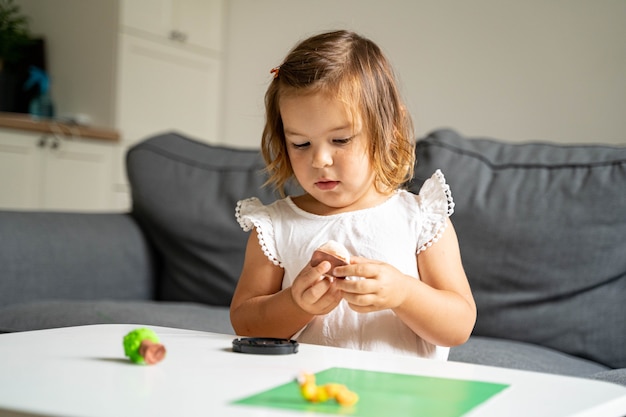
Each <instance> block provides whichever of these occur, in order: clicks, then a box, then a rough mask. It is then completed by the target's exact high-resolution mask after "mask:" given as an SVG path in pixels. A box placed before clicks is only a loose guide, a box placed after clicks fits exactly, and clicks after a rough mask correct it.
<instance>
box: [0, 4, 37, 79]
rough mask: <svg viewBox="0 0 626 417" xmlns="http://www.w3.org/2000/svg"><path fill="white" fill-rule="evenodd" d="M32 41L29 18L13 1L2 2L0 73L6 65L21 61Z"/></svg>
mask: <svg viewBox="0 0 626 417" xmlns="http://www.w3.org/2000/svg"><path fill="white" fill-rule="evenodd" d="M30 41H31V38H30V33H29V31H28V18H27V17H26V16H24V15H22V14H21V13H20V8H19V6H18V5H16V4H15V3H14V1H13V0H0V71H2V69H3V68H4V65H5V64H8V63H11V62H15V61H17V60H19V59H20V58H21V53H22V50H23V48H24V46H26V45H28V44H29V43H30Z"/></svg>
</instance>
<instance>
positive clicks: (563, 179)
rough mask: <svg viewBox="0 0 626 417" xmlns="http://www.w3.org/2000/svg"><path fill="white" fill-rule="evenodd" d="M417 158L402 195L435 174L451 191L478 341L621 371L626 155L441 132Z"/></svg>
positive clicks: (625, 337) (625, 352) (609, 149)
mask: <svg viewBox="0 0 626 417" xmlns="http://www.w3.org/2000/svg"><path fill="white" fill-rule="evenodd" d="M416 154H417V167H416V174H415V178H416V181H414V182H413V183H412V184H411V185H410V188H411V189H412V190H417V189H419V187H420V186H421V183H422V182H423V180H424V179H426V178H429V177H430V175H432V173H433V172H434V171H435V170H436V169H441V170H442V171H443V173H444V175H445V177H446V180H447V182H448V183H449V184H450V187H451V190H452V195H453V197H454V201H455V203H456V206H455V213H454V215H453V216H452V222H453V224H454V226H455V229H456V232H457V234H458V237H459V244H460V247H461V255H462V258H463V264H464V267H465V270H466V273H467V275H468V279H469V281H470V284H471V286H472V290H473V292H474V297H475V299H476V303H477V307H478V318H477V322H476V327H475V330H474V334H475V335H479V336H488V337H495V338H502V339H511V340H519V341H525V342H528V343H533V344H538V345H542V346H545V347H550V348H553V349H557V350H560V351H562V352H566V353H569V354H571V355H574V356H578V357H581V358H587V359H591V360H593V361H595V362H599V363H602V364H604V365H606V366H608V367H611V368H623V367H626V349H624V346H626V314H624V311H625V310H624V300H626V239H625V238H624V236H626V147H618V146H601V145H587V146H583V145H576V146H575V145H558V144H548V143H524V144H515V143H507V142H503V141H494V140H490V139H480V138H464V137H462V136H461V135H459V134H458V133H456V132H454V131H451V130H440V131H436V132H434V133H432V134H431V135H429V136H427V137H426V138H424V139H423V140H420V141H418V143H417V147H416Z"/></svg>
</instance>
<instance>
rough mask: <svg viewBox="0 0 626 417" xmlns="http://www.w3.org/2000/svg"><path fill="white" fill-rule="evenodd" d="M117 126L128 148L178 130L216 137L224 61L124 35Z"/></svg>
mask: <svg viewBox="0 0 626 417" xmlns="http://www.w3.org/2000/svg"><path fill="white" fill-rule="evenodd" d="M118 59H119V61H118V63H119V71H118V102H117V106H116V107H117V127H118V129H119V130H121V131H122V132H123V139H124V142H125V144H126V145H127V146H128V145H131V144H133V143H135V142H137V141H138V140H140V139H143V138H145V137H147V136H149V135H153V134H155V133H158V132H161V131H169V130H178V131H181V132H184V133H186V134H188V135H191V136H194V137H196V138H198V139H200V140H206V141H209V142H210V141H214V140H216V139H217V126H218V105H219V84H220V83H219V77H220V61H219V60H217V59H215V58H213V57H209V56H206V55H202V54H194V53H191V52H189V51H186V50H182V49H180V48H176V47H172V46H167V45H158V44H155V43H153V42H150V41H147V40H145V39H142V38H138V37H135V36H131V35H127V34H124V33H123V34H120V53H119V58H118Z"/></svg>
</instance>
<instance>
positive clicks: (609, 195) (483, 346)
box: [0, 130, 626, 385]
mask: <svg viewBox="0 0 626 417" xmlns="http://www.w3.org/2000/svg"><path fill="white" fill-rule="evenodd" d="M416 152H417V159H418V163H417V168H416V172H415V177H414V180H413V181H412V182H411V183H410V184H408V186H409V188H410V189H412V190H414V191H417V190H418V189H419V187H420V185H421V184H422V182H423V180H424V179H426V178H428V177H430V175H431V174H432V172H433V171H434V170H435V169H437V168H441V169H442V171H443V172H444V174H445V175H446V178H447V180H448V182H449V184H450V186H451V188H452V193H453V196H454V199H455V202H456V208H455V210H456V211H455V214H454V215H453V216H452V220H453V223H454V224H455V228H456V230H457V234H458V236H459V240H460V245H461V253H462V256H463V262H464V265H465V268H466V272H467V274H468V277H469V280H470V283H471V285H472V289H473V291H474V296H475V299H476V302H477V305H478V320H477V323H476V327H475V330H474V332H473V335H472V337H471V339H470V341H469V342H468V343H466V344H465V345H463V346H459V347H456V348H453V349H452V350H451V355H450V359H451V360H455V361H464V362H471V363H481V364H488V365H494V366H501V367H511V368H519V369H525V370H531V371H542V372H550V373H558V374H565V375H572V376H580V377H589V378H598V379H602V380H606V381H612V382H616V383H620V384H624V385H626V307H624V301H626V148H620V147H609V146H599V145H595V146H564V145H555V144H541V143H527V144H511V143H507V142H503V141H497V140H490V139H468V138H464V137H462V136H460V135H459V134H457V133H456V132H454V131H451V130H440V131H436V132H433V133H432V134H430V135H428V136H427V137H425V138H422V139H420V140H419V141H418V144H417V147H416ZM262 167H263V164H262V160H261V158H260V156H259V154H258V152H257V151H255V150H241V149H231V148H227V147H217V146H210V145H206V144H203V143H200V142H197V141H194V140H191V139H189V138H186V137H183V136H182V135H178V134H175V133H168V134H163V135H158V136H155V137H152V138H149V139H147V140H146V141H144V142H142V143H140V144H138V145H136V146H135V147H133V148H132V149H130V150H129V152H128V155H127V170H128V177H129V181H130V184H131V190H132V199H133V209H132V212H131V213H97V214H96V213H89V214H87V213H53V212H15V211H13V212H11V211H0V331H3V332H13V331H25V330H34V329H43V328H50V327H63V326H74V325H84V324H95V323H133V324H142V325H160V326H173V327H181V328H189V329H197V330H205V331H216V332H225V333H232V328H231V326H230V321H229V315H228V304H229V302H230V298H231V294H232V292H233V289H234V287H235V284H236V281H237V278H238V275H239V272H240V268H241V264H242V261H243V255H244V253H243V252H244V247H245V242H246V239H247V234H246V233H244V232H243V231H241V229H240V228H239V226H238V224H237V222H236V220H235V215H234V213H235V203H236V201H237V200H239V199H241V198H244V197H249V196H252V195H256V196H258V197H259V198H260V199H261V200H263V201H265V202H269V201H272V200H274V199H275V198H277V196H276V195H275V193H274V192H273V191H272V190H271V189H268V188H263V187H261V185H262V184H263V182H264V180H265V177H264V175H263V174H262V172H261V169H262Z"/></svg>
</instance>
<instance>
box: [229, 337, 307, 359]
mask: <svg viewBox="0 0 626 417" xmlns="http://www.w3.org/2000/svg"><path fill="white" fill-rule="evenodd" d="M233 352H239V353H255V354H259V355H288V354H290V353H297V352H298V342H296V341H295V340H291V339H276V338H272V337H242V338H239V339H235V340H233Z"/></svg>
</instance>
